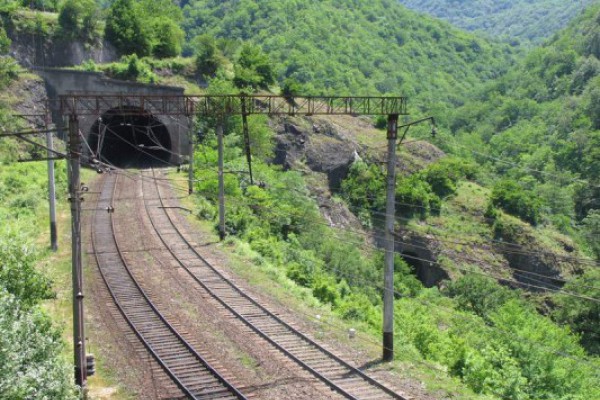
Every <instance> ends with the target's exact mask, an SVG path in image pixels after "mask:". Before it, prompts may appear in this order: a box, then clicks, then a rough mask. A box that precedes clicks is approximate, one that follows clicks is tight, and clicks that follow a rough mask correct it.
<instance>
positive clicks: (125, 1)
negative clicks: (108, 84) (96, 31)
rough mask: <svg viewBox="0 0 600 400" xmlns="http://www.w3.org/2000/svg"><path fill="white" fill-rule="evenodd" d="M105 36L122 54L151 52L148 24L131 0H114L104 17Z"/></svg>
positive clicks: (140, 54) (145, 54)
mask: <svg viewBox="0 0 600 400" xmlns="http://www.w3.org/2000/svg"><path fill="white" fill-rule="evenodd" d="M105 37H106V39H107V40H108V41H110V42H111V43H112V44H113V45H114V46H115V47H116V48H117V50H118V51H119V52H120V53H121V54H124V55H129V54H136V55H138V56H140V57H143V56H148V55H150V54H151V52H152V37H151V34H150V32H149V29H148V24H146V23H145V22H144V21H143V20H142V16H141V15H140V13H139V12H138V11H137V10H136V8H135V7H134V2H133V0H116V1H115V2H114V3H112V5H111V6H110V8H109V11H108V16H107V18H106V30H105Z"/></svg>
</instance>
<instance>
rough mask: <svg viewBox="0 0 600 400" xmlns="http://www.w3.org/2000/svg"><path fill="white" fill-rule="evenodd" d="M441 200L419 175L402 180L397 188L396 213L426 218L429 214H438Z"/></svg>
mask: <svg viewBox="0 0 600 400" xmlns="http://www.w3.org/2000/svg"><path fill="white" fill-rule="evenodd" d="M441 206H442V201H441V199H440V198H439V197H438V196H437V195H436V194H435V193H434V192H433V190H432V189H431V186H430V185H429V184H428V183H427V182H426V181H424V180H422V179H421V178H420V176H419V175H418V174H415V175H412V176H410V177H408V178H402V179H401V180H400V181H399V182H398V184H397V186H396V213H397V214H404V216H408V217H411V216H419V217H421V218H425V217H426V216H427V215H428V214H430V213H432V214H438V213H439V211H440V207H441Z"/></svg>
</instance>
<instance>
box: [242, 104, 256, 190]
mask: <svg viewBox="0 0 600 400" xmlns="http://www.w3.org/2000/svg"><path fill="white" fill-rule="evenodd" d="M240 100H241V102H242V132H243V136H244V152H245V153H246V161H247V162H248V173H249V174H250V184H251V185H254V178H253V177H252V152H251V149H250V132H249V130H248V114H247V110H246V98H245V97H242V98H241V99H240Z"/></svg>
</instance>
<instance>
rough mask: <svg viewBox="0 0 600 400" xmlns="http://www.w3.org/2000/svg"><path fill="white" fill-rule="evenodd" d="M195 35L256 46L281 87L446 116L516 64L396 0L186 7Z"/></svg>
mask: <svg viewBox="0 0 600 400" xmlns="http://www.w3.org/2000/svg"><path fill="white" fill-rule="evenodd" d="M183 11H184V15H185V19H184V27H185V30H186V32H187V34H188V36H189V37H194V36H196V35H206V34H209V35H211V36H214V37H217V38H223V39H227V40H244V41H252V42H254V43H256V44H259V45H261V46H262V48H263V50H264V51H265V52H266V53H267V54H268V55H269V56H270V57H271V60H273V62H275V74H276V76H277V78H278V81H279V82H283V81H284V80H285V79H290V80H293V81H294V82H297V83H299V84H301V87H302V91H303V93H309V94H316V93H336V94H355V95H368V94H380V93H388V94H403V95H406V96H409V97H410V98H411V105H412V106H413V111H414V110H416V109H417V107H422V106H423V107H426V108H427V109H431V108H435V109H436V111H438V107H439V112H438V114H439V116H440V118H442V119H444V115H445V114H446V113H447V112H448V110H449V109H451V108H452V107H454V106H456V105H460V104H461V102H462V100H461V99H462V98H463V97H464V96H465V95H466V94H467V93H469V92H470V91H471V90H472V89H473V87H474V86H475V85H477V84H479V83H480V82H482V81H484V80H487V79H493V78H495V77H498V76H500V75H501V74H502V73H503V72H505V71H506V69H507V67H508V66H509V65H510V64H511V62H512V61H511V54H510V52H511V50H510V49H509V48H508V47H504V46H500V45H492V44H490V43H489V42H487V41H485V40H481V39H478V38H477V37H475V36H473V35H471V34H467V33H465V32H463V31H460V30H458V29H455V28H452V27H451V26H449V25H447V24H445V23H442V22H439V21H436V20H434V19H431V18H426V17H425V18H415V15H414V13H412V12H408V11H406V10H405V9H404V8H403V7H401V6H400V5H399V4H398V3H397V2H396V1H392V0H377V1H368V2H367V1H359V2H356V1H316V0H309V1H303V2H295V1H289V0H285V1H278V2H274V1H265V2H262V1H261V2H255V1H243V2H237V1H211V0H209V1H206V0H192V1H189V2H187V4H186V6H185V7H184V8H183Z"/></svg>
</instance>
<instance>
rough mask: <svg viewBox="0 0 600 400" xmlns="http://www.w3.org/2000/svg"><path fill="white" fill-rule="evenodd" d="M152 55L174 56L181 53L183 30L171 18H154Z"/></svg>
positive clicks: (161, 56)
mask: <svg viewBox="0 0 600 400" xmlns="http://www.w3.org/2000/svg"><path fill="white" fill-rule="evenodd" d="M152 32H153V37H154V38H153V43H152V55H153V56H154V57H157V58H169V57H176V56H178V55H179V54H181V44H182V42H183V38H184V33H183V30H182V29H181V28H180V27H179V25H177V23H175V22H174V21H171V20H168V19H166V20H163V19H156V20H155V21H154V23H153V24H152Z"/></svg>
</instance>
